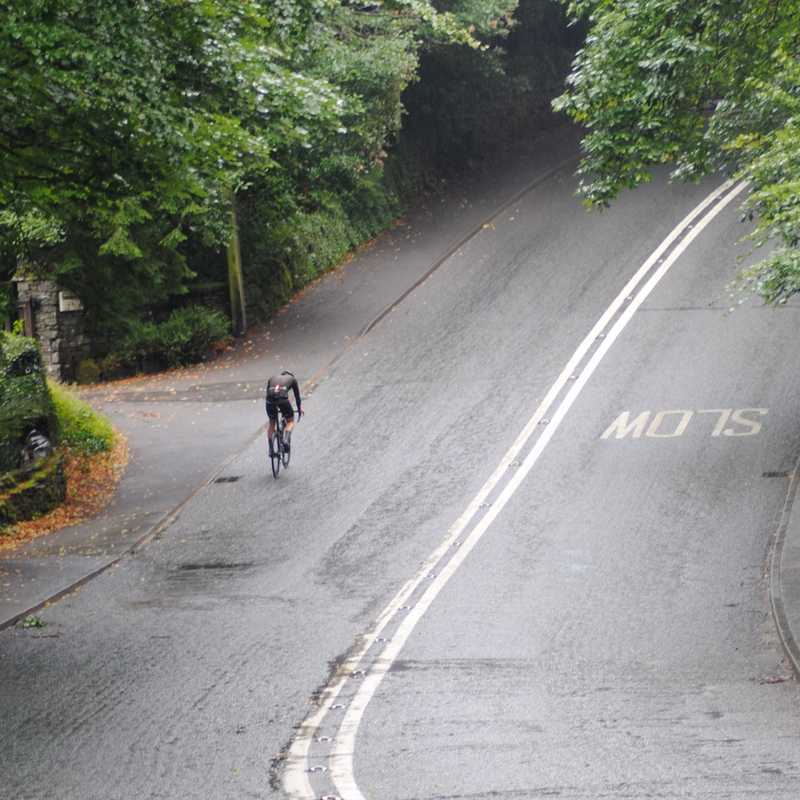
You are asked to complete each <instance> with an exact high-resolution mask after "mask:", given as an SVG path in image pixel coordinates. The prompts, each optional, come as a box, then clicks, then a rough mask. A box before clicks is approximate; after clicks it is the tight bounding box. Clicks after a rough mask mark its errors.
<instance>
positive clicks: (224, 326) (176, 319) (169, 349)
mask: <svg viewBox="0 0 800 800" xmlns="http://www.w3.org/2000/svg"><path fill="white" fill-rule="evenodd" d="M157 330H158V341H159V344H160V347H161V355H162V356H163V357H164V358H165V359H166V361H167V364H168V366H171V367H176V366H179V365H181V364H192V363H194V362H196V361H201V360H202V359H203V357H204V356H205V355H206V353H208V351H209V349H210V348H211V345H212V344H214V343H215V342H218V341H219V340H220V339H224V338H225V337H226V336H227V335H228V334H229V333H230V323H229V322H228V320H227V318H226V317H225V316H223V315H222V314H220V313H219V311H212V310H211V309H210V308H206V307H205V306H189V307H188V308H179V309H177V310H176V311H173V312H172V314H170V316H169V319H167V321H166V322H162V323H161V324H160V325H158V326H157Z"/></svg>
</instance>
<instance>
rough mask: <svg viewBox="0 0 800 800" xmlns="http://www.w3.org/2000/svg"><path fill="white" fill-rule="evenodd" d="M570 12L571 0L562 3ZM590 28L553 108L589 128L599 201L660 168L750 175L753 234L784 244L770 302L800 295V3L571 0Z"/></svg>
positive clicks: (585, 185)
mask: <svg viewBox="0 0 800 800" xmlns="http://www.w3.org/2000/svg"><path fill="white" fill-rule="evenodd" d="M564 2H565V4H567V0H564ZM568 5H569V8H570V11H571V12H572V13H573V14H574V15H576V16H581V17H583V18H584V19H585V20H586V23H587V25H588V29H589V32H588V35H587V38H586V43H585V46H584V47H583V49H582V50H580V51H579V53H578V55H577V57H576V59H575V62H574V64H573V71H572V74H571V75H570V77H569V79H568V82H567V89H566V92H565V93H564V94H563V95H561V97H559V98H558V99H557V100H556V101H555V103H554V106H555V108H556V109H557V110H563V111H566V112H567V113H568V114H569V115H570V116H571V117H572V118H573V119H574V120H575V121H577V122H579V123H581V124H583V125H585V126H586V128H587V133H586V135H585V137H584V139H583V151H584V155H583V159H582V163H581V167H580V175H581V178H582V180H581V191H582V193H583V194H584V196H585V198H586V200H587V202H588V203H589V204H590V205H598V206H603V205H606V204H608V203H609V202H610V201H611V200H612V199H613V198H614V197H615V196H616V195H617V193H618V192H619V191H620V190H621V189H623V188H626V187H627V188H632V187H634V186H636V185H638V184H640V183H642V182H645V181H648V180H650V167H651V166H652V165H654V164H660V163H671V164H673V165H674V168H673V175H674V176H675V177H679V178H698V177H700V176H702V175H705V174H708V173H710V172H712V171H714V170H716V169H719V168H720V167H723V168H727V169H730V170H731V171H733V172H734V173H735V174H736V175H737V176H738V177H739V178H743V179H747V180H749V181H750V182H751V184H752V186H753V192H752V194H751V195H750V197H749V199H748V201H747V204H746V205H747V208H748V209H749V210H750V211H751V212H754V213H755V214H757V216H758V224H757V230H756V234H755V238H756V240H757V241H758V242H759V243H764V242H766V241H767V240H770V239H777V240H779V241H781V242H782V244H783V247H782V248H781V249H779V250H778V251H777V252H775V253H774V254H773V255H772V256H770V257H769V258H768V259H767V260H766V261H764V262H762V264H761V265H760V266H759V267H758V268H757V270H756V272H755V275H756V279H757V283H758V287H759V289H760V290H761V292H762V293H763V294H764V295H765V297H767V299H769V300H771V301H776V300H781V299H784V298H786V297H787V296H789V295H790V294H792V293H794V292H796V291H798V289H800V254H798V251H797V247H798V244H800V194H798V190H800V127H799V126H800V116H798V110H800V88H799V87H800V81H798V77H800V64H798V56H799V55H800V0H748V1H747V2H741V0H621V1H620V2H615V1H612V0H573V2H569V3H568Z"/></svg>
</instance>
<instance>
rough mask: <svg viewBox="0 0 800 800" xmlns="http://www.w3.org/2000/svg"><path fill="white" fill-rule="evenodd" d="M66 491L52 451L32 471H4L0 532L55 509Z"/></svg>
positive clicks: (58, 458)
mask: <svg viewBox="0 0 800 800" xmlns="http://www.w3.org/2000/svg"><path fill="white" fill-rule="evenodd" d="M66 492H67V484H66V479H65V477H64V461H63V458H62V455H61V453H53V454H52V455H51V456H50V457H49V458H48V459H46V460H45V461H43V462H42V463H40V464H39V465H38V466H37V467H36V469H35V470H34V471H33V472H32V473H24V474H23V473H22V472H19V473H6V474H5V475H4V476H2V478H0V535H1V534H2V532H3V528H5V527H6V526H8V525H13V524H14V523H15V522H20V521H22V520H26V519H32V518H33V517H38V516H40V515H41V514H45V513H46V512H48V511H50V510H51V509H53V508H55V507H56V506H57V505H58V504H59V503H61V502H62V501H63V500H64V496H65V495H66Z"/></svg>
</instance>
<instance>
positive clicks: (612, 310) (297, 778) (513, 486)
mask: <svg viewBox="0 0 800 800" xmlns="http://www.w3.org/2000/svg"><path fill="white" fill-rule="evenodd" d="M745 185H746V184H744V183H740V184H738V185H737V186H736V187H735V188H734V189H733V190H732V191H730V193H729V194H727V195H725V193H726V192H728V191H729V190H730V189H731V187H732V186H733V182H732V181H726V182H725V183H724V184H723V185H722V186H720V187H719V188H718V189H716V190H715V191H714V192H712V193H711V194H710V195H709V196H708V197H706V198H705V199H704V200H703V201H702V202H701V203H700V204H699V205H698V206H696V207H695V208H694V209H693V210H692V211H691V212H690V213H689V214H688V215H687V216H686V217H684V219H683V220H681V222H680V223H678V225H677V226H676V227H675V228H674V229H673V230H672V232H671V233H670V234H669V236H667V238H666V239H664V241H663V242H662V243H661V244H660V245H659V246H658V248H657V249H656V250H655V251H654V252H653V253H652V255H651V256H650V257H649V258H648V259H647V261H645V262H644V264H642V266H641V267H640V268H639V269H638V270H637V272H636V273H635V274H634V275H633V277H631V279H630V280H629V281H628V283H627V284H626V285H625V286H624V288H623V289H622V291H621V292H620V293H619V294H618V295H617V297H616V298H615V299H614V301H613V302H612V303H611V305H610V306H609V307H608V308H607V309H606V311H605V312H604V313H603V315H602V316H601V317H600V319H599V320H598V321H597V323H596V324H595V326H594V327H593V328H592V330H591V331H590V332H589V334H588V335H587V336H586V338H585V339H584V340H583V341H582V342H581V343H580V345H579V346H578V348H577V350H576V351H575V352H574V354H573V355H572V357H571V358H570V360H569V362H568V363H567V365H566V366H565V367H564V369H563V371H562V372H561V374H560V375H559V376H558V378H557V379H556V381H555V383H554V384H553V385H552V387H551V388H550V390H549V391H548V393H547V395H546V396H545V397H544V399H543V400H542V402H541V403H540V404H539V407H538V408H537V409H536V411H535V413H534V414H533V416H532V417H531V418H530V420H529V421H528V423H527V424H526V425H525V427H524V428H523V429H522V432H521V433H520V434H519V436H518V437H517V439H516V440H515V441H514V443H513V444H512V445H511V447H510V448H509V450H508V452H507V453H506V454H505V455H504V456H503V458H502V459H501V460H500V463H499V464H498V466H497V468H496V469H495V471H494V472H493V473H492V475H491V476H490V477H489V479H488V480H487V481H486V483H485V484H484V485H483V487H482V488H481V489H480V491H479V492H478V494H477V495H476V496H475V497H474V498H473V499H472V501H471V502H470V503H469V505H468V506H467V507H466V509H465V510H464V512H463V513H462V514H461V516H460V517H459V518H458V519H457V520H456V521H455V522H454V523H453V525H452V526H451V527H450V529H449V531H448V533H447V536H446V538H445V539H444V541H443V542H442V544H441V545H440V546H439V547H438V548H437V549H436V550H435V551H434V552H433V553H432V554H431V555H430V556H429V557H428V559H427V560H426V561H425V563H424V564H423V565H422V567H421V568H420V570H419V571H418V572H417V574H416V575H415V576H414V577H413V578H412V579H410V580H409V581H408V582H406V584H405V585H404V586H403V587H402V588H401V589H400V591H399V592H398V593H397V594H396V595H395V597H394V598H393V599H392V601H391V602H390V603H389V605H387V606H386V608H385V609H384V610H383V612H382V613H381V615H380V617H379V618H378V620H377V622H376V624H375V626H374V628H373V630H372V631H371V632H370V633H369V634H367V635H366V636H364V637H363V639H362V641H361V645H360V646H359V647H358V648H357V649H356V651H355V652H354V653H353V655H352V656H351V657H350V658H348V659H347V661H346V662H345V663H344V664H343V665H342V667H341V668H340V669H339V670H338V672H337V674H336V676H334V678H333V679H332V680H331V682H330V684H329V685H328V686H327V687H326V689H325V690H324V692H323V694H322V698H321V701H320V705H319V707H318V708H317V709H316V710H315V711H313V712H312V713H311V714H310V715H309V716H308V717H307V718H306V720H305V721H304V723H303V725H302V726H301V728H300V730H299V731H298V733H297V735H296V737H295V738H294V740H293V741H292V743H291V745H290V748H289V752H288V754H287V759H286V769H285V772H284V777H283V786H284V789H285V790H286V792H287V794H288V795H289V797H291V798H294V800H312V799H313V798H315V797H316V794H315V792H314V790H313V789H312V787H311V784H310V782H309V780H308V773H309V770H310V769H311V765H310V763H309V760H308V754H309V750H310V747H311V743H312V741H313V739H314V736H315V734H316V732H317V731H318V730H319V728H320V725H321V724H322V723H323V721H325V720H326V718H327V717H328V715H329V714H331V711H332V707H333V706H334V704H335V703H336V699H337V697H338V696H339V694H340V692H341V691H342V689H343V687H344V686H345V685H346V683H347V681H348V680H349V679H351V673H352V672H353V671H354V670H356V669H357V668H358V666H359V664H360V662H361V660H362V659H363V658H364V656H365V655H366V653H367V652H368V650H369V649H370V648H371V647H372V645H373V644H374V643H375V642H376V641H377V640H378V639H379V637H381V633H382V632H383V631H384V630H385V628H386V627H387V625H388V624H389V623H390V622H393V621H396V620H397V619H398V618H400V616H401V615H405V616H404V618H403V621H402V623H401V624H400V626H399V627H398V629H397V630H396V631H395V633H394V634H393V635H392V637H391V639H390V640H389V641H388V642H387V643H386V644H385V646H384V648H383V650H382V651H381V654H380V656H379V658H378V659H377V660H376V662H375V663H373V664H371V665H370V666H369V667H368V670H367V673H366V676H365V677H363V678H359V680H360V681H361V682H360V685H359V687H358V690H357V692H356V694H355V695H354V697H353V698H352V699H351V701H350V703H349V704H348V705H346V706H345V707H344V708H343V709H340V710H342V711H343V712H344V717H343V719H342V722H341V725H340V726H339V729H338V733H337V734H336V735H335V738H334V747H333V751H332V752H331V754H330V755H329V756H328V765H329V768H330V777H331V779H332V781H333V783H334V785H335V786H336V790H337V792H338V794H339V797H340V798H341V800H365V798H364V795H363V794H362V793H361V790H360V789H359V787H358V785H357V783H356V781H355V776H354V774H353V755H354V750H355V737H356V733H357V731H358V727H359V724H360V722H361V719H362V717H363V714H364V711H365V710H366V707H367V705H368V703H369V701H370V700H371V698H372V697H373V696H374V694H375V692H376V691H377V689H378V687H379V685H380V683H381V681H382V680H383V677H384V675H386V673H387V672H388V671H389V669H390V668H391V665H392V663H393V662H394V660H395V659H396V658H397V655H398V654H399V652H400V650H401V649H402V648H403V646H404V645H405V643H406V641H407V640H408V637H409V636H410V635H411V632H412V631H413V630H414V627H415V626H416V624H417V622H419V620H420V619H421V618H422V616H423V615H424V614H425V612H426V611H427V609H428V608H429V607H430V605H431V603H432V602H433V600H434V599H435V598H436V596H437V595H438V594H439V592H440V591H441V590H442V589H443V588H444V586H445V585H446V584H447V582H448V581H449V579H450V578H451V577H452V575H453V574H454V573H455V571H456V570H457V569H458V567H459V566H460V565H461V564H462V563H463V561H464V560H465V559H466V557H467V556H468V555H469V553H470V551H471V550H472V549H473V548H474V547H475V545H476V544H477V543H478V541H479V540H480V539H481V537H482V536H483V534H484V533H485V532H486V530H487V529H488V528H489V526H490V525H491V524H492V522H493V521H494V520H495V519H496V517H497V515H498V514H499V513H500V511H502V509H503V507H504V506H505V505H506V503H507V502H508V501H509V500H510V498H511V497H512V496H513V494H514V492H515V491H516V490H517V489H518V488H519V486H520V484H521V483H522V481H523V480H524V479H525V477H526V476H527V474H528V473H529V472H530V470H531V469H532V468H533V465H534V464H535V463H536V461H537V460H538V459H539V456H540V455H541V453H542V452H543V451H544V449H545V447H546V446H547V444H548V443H549V441H550V439H552V437H553V435H554V434H555V432H556V430H557V429H558V427H559V425H560V424H561V422H562V420H563V419H564V417H565V415H566V413H567V412H568V411H569V409H570V407H571V406H572V404H573V403H574V402H575V400H576V399H577V397H578V395H579V394H580V392H581V391H582V389H583V387H584V386H585V385H586V382H587V381H588V380H589V378H590V377H591V375H592V373H593V372H594V371H595V369H597V366H598V365H599V363H600V361H601V360H602V359H603V357H604V356H605V354H606V353H607V352H608V350H609V349H610V347H611V345H612V344H613V343H614V341H615V340H616V339H617V337H618V336H619V335H620V333H621V332H622V330H623V329H624V328H625V326H626V325H627V324H628V322H629V321H630V320H631V318H632V317H633V314H634V313H635V312H636V310H637V309H638V308H639V306H641V304H642V303H643V302H644V300H645V299H646V298H647V296H648V295H649V294H650V292H652V290H653V289H654V288H655V286H656V285H657V284H658V282H659V281H660V280H661V278H663V276H664V275H665V274H666V273H667V271H668V270H669V268H670V267H671V266H672V264H673V263H675V261H676V260H677V259H678V258H679V257H680V255H681V254H682V253H683V252H684V251H685V250H686V248H687V247H688V246H689V244H691V242H692V241H694V239H695V238H696V237H697V236H698V235H699V233H700V232H701V231H702V230H703V229H704V228H705V227H706V226H707V225H708V224H709V223H710V222H711V220H712V219H713V218H714V217H716V216H717V214H718V213H719V212H720V211H722V209H723V208H725V207H726V206H727V205H728V203H730V201H731V200H733V199H734V198H735V197H736V196H737V195H739V193H740V192H741V191H742V190H743V189H744V188H745ZM720 198H722V199H721V200H720ZM717 200H720V202H719V203H718V204H717V205H716V206H714V208H712V209H711V210H710V211H709V212H708V214H706V216H705V217H703V218H702V219H701V220H700V222H698V223H697V224H696V225H695V226H694V227H693V228H692V222H693V220H694V219H696V218H697V217H698V216H699V215H700V214H702V213H703V211H705V210H706V209H707V208H708V207H709V206H710V205H711V204H713V203H715V202H716V201H717ZM687 231H688V233H687ZM684 234H686V235H685V238H684V239H683V240H682V241H681V242H680V243H679V244H678V246H677V247H676V248H675V249H674V250H673V251H672V252H671V253H670V254H669V255H668V256H667V257H666V258H665V259H664V261H663V263H662V264H661V266H660V267H658V269H657V270H656V271H655V272H654V273H653V275H652V276H651V277H650V279H649V280H648V281H647V282H646V284H645V285H644V287H643V288H642V289H641V290H640V291H639V293H638V294H637V295H636V297H635V298H632V297H631V296H632V294H633V292H634V291H635V290H636V288H637V286H638V285H639V284H640V283H641V282H642V280H644V278H645V277H646V276H647V275H648V273H649V272H650V270H651V269H652V268H653V267H654V266H655V265H656V264H657V263H658V262H659V260H660V259H661V258H662V256H664V254H665V252H666V251H667V250H669V248H670V247H671V246H672V245H673V244H674V243H675V241H676V240H677V239H678V238H680V237H681V236H683V235H684ZM626 302H629V305H628V306H627V308H625V310H624V311H623V313H622V314H621V315H620V316H619V317H618V318H617V320H616V322H615V324H614V325H613V327H612V328H611V330H610V331H609V332H608V333H607V334H606V335H605V338H604V339H603V340H602V342H601V344H600V346H599V347H598V348H597V349H596V350H595V352H594V354H593V355H592V357H591V358H590V360H589V362H588V363H587V365H586V366H585V367H584V369H583V370H582V372H581V373H580V375H578V376H577V377H575V376H574V373H575V370H576V369H577V368H578V366H579V365H580V364H581V362H582V360H583V359H584V357H585V356H586V355H587V354H588V353H589V351H590V350H591V348H592V347H593V346H595V345H596V344H597V340H598V339H599V338H600V336H601V334H602V333H603V331H604V330H605V328H606V327H607V326H608V325H609V323H610V322H611V320H612V319H614V317H615V315H616V314H617V313H618V312H619V311H620V309H621V308H622V307H623V306H624V304H625V303H626ZM571 378H574V381H573V383H572V386H571V388H570V390H569V392H568V393H567V395H566V397H565V398H564V400H562V402H561V403H560V405H559V406H558V408H557V409H556V411H555V413H554V415H553V417H552V419H551V420H549V423H548V425H547V427H546V428H544V429H543V430H542V429H541V428H540V427H539V425H540V423H541V422H542V421H543V420H544V418H545V414H546V413H547V411H548V410H549V409H550V407H551V406H552V405H553V403H555V401H556V400H557V398H558V396H559V394H560V393H561V392H562V390H563V389H564V387H565V386H566V385H567V383H568V382H569V381H570V379H571ZM537 430H542V433H541V436H540V437H539V438H538V439H537V441H536V442H535V444H534V446H533V448H532V449H531V451H530V452H529V453H528V455H527V456H526V458H525V460H524V461H523V462H522V464H521V465H520V466H519V468H518V469H517V470H516V472H514V473H513V475H512V476H511V478H510V479H509V480H508V482H507V483H506V484H505V486H504V487H503V489H502V490H501V492H500V494H499V495H498V497H497V499H496V500H495V501H494V502H493V503H492V504H491V506H489V508H488V510H486V513H485V514H484V516H483V517H481V519H480V520H479V521H478V522H477V524H476V525H475V527H474V528H473V529H472V530H471V531H470V532H469V534H468V535H467V537H466V538H465V539H463V541H461V542H460V546H459V547H458V549H457V550H456V551H455V555H453V556H452V557H451V558H450V559H449V561H447V563H446V564H444V566H442V567H441V568H440V569H437V571H436V575H435V576H434V577H433V578H432V577H431V572H432V570H433V568H434V567H436V566H437V565H438V564H439V562H440V561H442V559H443V558H445V557H446V555H447V554H448V552H451V550H452V548H454V546H455V545H457V544H459V540H460V537H461V536H462V534H463V533H464V531H465V530H466V528H467V526H468V525H469V524H470V522H471V521H472V519H473V517H474V516H475V515H476V514H477V512H478V511H479V510H480V509H482V508H484V507H485V501H486V499H487V498H488V497H489V495H490V494H491V493H492V491H493V490H494V489H495V488H496V487H497V486H498V484H499V483H500V482H501V480H502V479H503V478H506V477H508V475H509V468H510V467H511V465H512V463H513V462H514V461H515V459H516V458H517V456H518V455H519V454H520V452H521V451H522V450H523V449H524V447H525V445H526V444H527V443H528V441H529V440H530V439H531V437H532V436H533V434H534V433H535V432H536V431H537ZM425 582H428V585H427V588H426V589H425V591H424V593H423V594H422V595H421V597H420V598H419V600H418V601H417V602H416V604H414V605H413V606H412V607H410V608H409V607H408V605H407V603H408V600H409V598H410V597H411V596H412V595H413V594H414V592H415V591H416V590H417V589H419V588H420V587H421V586H422V585H423V584H424V583H425Z"/></svg>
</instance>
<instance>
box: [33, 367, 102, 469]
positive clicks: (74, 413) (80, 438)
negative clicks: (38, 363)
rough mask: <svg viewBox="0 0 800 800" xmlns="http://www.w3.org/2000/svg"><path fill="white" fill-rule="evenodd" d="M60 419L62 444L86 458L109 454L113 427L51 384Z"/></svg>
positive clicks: (54, 403)
mask: <svg viewBox="0 0 800 800" xmlns="http://www.w3.org/2000/svg"><path fill="white" fill-rule="evenodd" d="M48 386H49V388H50V396H51V397H52V398H53V405H54V406H55V409H56V416H57V417H58V423H59V430H60V432H61V443H62V444H65V445H67V446H68V447H72V448H74V449H75V450H78V451H79V452H81V453H84V454H86V455H92V454H93V453H102V452H104V451H105V450H110V449H111V447H112V445H113V444H114V429H113V428H112V427H111V423H110V422H109V421H108V420H107V419H106V418H105V417H103V416H101V415H100V414H98V413H97V412H96V411H95V410H94V409H93V408H92V407H91V406H89V405H87V404H86V403H84V402H83V400H80V399H78V398H77V397H76V396H75V395H74V394H73V393H72V392H70V391H69V390H68V389H65V388H64V387H63V386H62V385H61V384H60V383H55V382H54V381H48Z"/></svg>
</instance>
